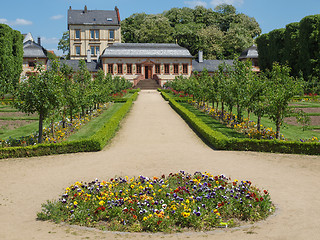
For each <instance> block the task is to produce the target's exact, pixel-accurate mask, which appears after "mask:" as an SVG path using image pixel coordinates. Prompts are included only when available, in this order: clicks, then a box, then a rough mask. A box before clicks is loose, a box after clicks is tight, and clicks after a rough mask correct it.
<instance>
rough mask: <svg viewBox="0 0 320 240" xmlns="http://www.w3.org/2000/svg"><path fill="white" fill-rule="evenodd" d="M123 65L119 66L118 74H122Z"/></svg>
mask: <svg viewBox="0 0 320 240" xmlns="http://www.w3.org/2000/svg"><path fill="white" fill-rule="evenodd" d="M122 73H123V71H122V64H118V74H122Z"/></svg>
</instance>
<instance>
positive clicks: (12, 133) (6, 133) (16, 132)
mask: <svg viewBox="0 0 320 240" xmlns="http://www.w3.org/2000/svg"><path fill="white" fill-rule="evenodd" d="M38 128H39V123H38V121H36V122H33V123H30V124H27V125H25V126H22V127H19V128H16V129H13V130H3V131H2V132H1V133H0V139H8V138H9V137H12V138H19V137H21V136H28V135H30V134H32V133H34V132H36V131H38Z"/></svg>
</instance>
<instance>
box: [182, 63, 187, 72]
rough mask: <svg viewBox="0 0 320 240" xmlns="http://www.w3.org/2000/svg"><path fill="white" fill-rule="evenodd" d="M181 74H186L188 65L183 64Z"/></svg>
mask: <svg viewBox="0 0 320 240" xmlns="http://www.w3.org/2000/svg"><path fill="white" fill-rule="evenodd" d="M182 66H183V70H182V71H183V74H188V64H183V65H182Z"/></svg>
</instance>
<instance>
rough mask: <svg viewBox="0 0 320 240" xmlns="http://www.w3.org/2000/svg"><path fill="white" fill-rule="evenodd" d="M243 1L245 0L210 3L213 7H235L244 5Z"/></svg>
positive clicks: (214, 0)
mask: <svg viewBox="0 0 320 240" xmlns="http://www.w3.org/2000/svg"><path fill="white" fill-rule="evenodd" d="M243 1H244V0H212V1H211V2H210V4H211V5H213V6H214V7H216V6H218V5H220V4H223V3H225V4H230V5H233V6H240V5H242V4H243Z"/></svg>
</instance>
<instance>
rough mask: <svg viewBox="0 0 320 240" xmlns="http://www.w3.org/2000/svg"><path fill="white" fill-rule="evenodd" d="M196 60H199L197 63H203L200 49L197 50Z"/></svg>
mask: <svg viewBox="0 0 320 240" xmlns="http://www.w3.org/2000/svg"><path fill="white" fill-rule="evenodd" d="M198 62H199V63H203V52H202V51H199V54H198Z"/></svg>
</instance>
